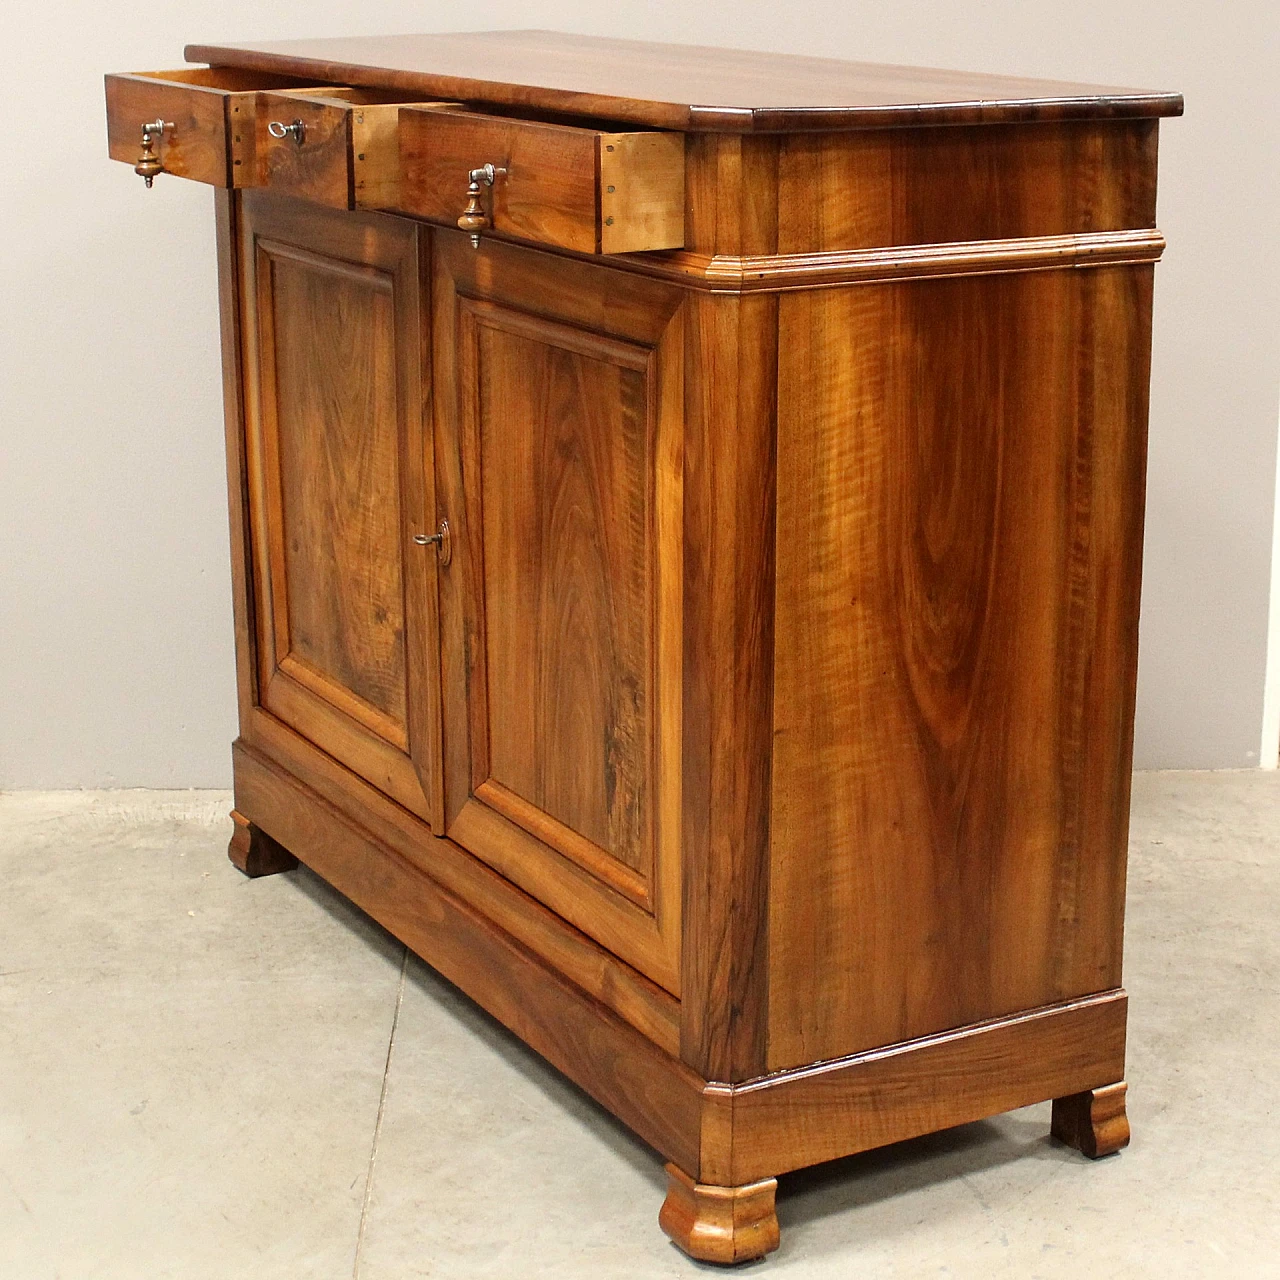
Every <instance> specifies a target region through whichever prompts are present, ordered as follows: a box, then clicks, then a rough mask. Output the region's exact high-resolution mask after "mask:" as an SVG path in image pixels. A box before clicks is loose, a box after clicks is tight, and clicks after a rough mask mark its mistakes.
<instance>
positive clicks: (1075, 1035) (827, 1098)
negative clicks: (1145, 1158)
mask: <svg viewBox="0 0 1280 1280" xmlns="http://www.w3.org/2000/svg"><path fill="white" fill-rule="evenodd" d="M1126 1010H1127V999H1126V997H1125V994H1124V992H1123V991H1112V992H1105V993H1103V994H1101V995H1097V996H1091V997H1088V998H1086V999H1084V1000H1078V1001H1071V1002H1068V1003H1066V1004H1063V1005H1059V1006H1056V1007H1051V1008H1046V1009H1036V1010H1031V1011H1028V1012H1025V1013H1021V1014H1017V1015H1014V1016H1013V1017H1011V1018H1007V1019H998V1020H994V1021H992V1022H990V1023H987V1024H985V1025H977V1026H972V1027H966V1028H964V1029H963V1030H959V1031H954V1032H946V1033H943V1034H941V1035H938V1036H930V1037H926V1038H924V1039H921V1040H917V1041H913V1042H908V1043H905V1044H896V1045H892V1046H888V1047H886V1048H880V1049H876V1050H873V1051H871V1052H868V1053H866V1054H862V1055H858V1056H856V1057H853V1058H850V1059H844V1060H840V1059H837V1060H836V1061H833V1062H827V1063H821V1064H819V1065H817V1066H813V1067H807V1068H801V1069H799V1070H796V1071H787V1072H781V1073H779V1074H778V1075H775V1076H769V1077H766V1078H765V1079H763V1080H759V1081H752V1082H749V1083H747V1084H744V1085H739V1086H735V1087H733V1088H732V1090H731V1099H732V1103H731V1106H732V1126H733V1147H732V1160H731V1163H730V1165H729V1167H728V1169H727V1170H722V1171H721V1176H722V1177H724V1178H725V1179H726V1180H727V1181H728V1182H730V1183H733V1184H739V1183H744V1182H751V1181H754V1180H755V1179H757V1178H763V1177H773V1176H776V1175H777V1174H779V1173H785V1172H786V1171H787V1170H788V1169H796V1168H800V1167H802V1166H804V1165H810V1164H818V1163H820V1162H821V1161H823V1160H833V1159H836V1158H837V1157H839V1156H846V1155H852V1154H854V1153H855V1152H858V1151H870V1150H871V1149H873V1148H875V1147H881V1146H886V1145H888V1144H889V1143H891V1142H901V1141H903V1140H904V1139H906V1138H913V1137H917V1136H918V1135H920V1134H924V1133H933V1132H935V1131H937V1130H939V1129H947V1128H950V1127H952V1126H953V1125H958V1124H967V1123H969V1122H970V1121H972V1120H980V1119H982V1118H983V1117H984V1116H992V1115H998V1114H999V1113H1000V1112H1002V1111H1012V1110H1014V1109H1015V1108H1017V1107H1025V1106H1030V1105H1031V1104H1032V1103H1035V1102H1043V1101H1045V1100H1046V1099H1047V1098H1052V1097H1057V1096H1062V1094H1063V1092H1064V1090H1069V1091H1072V1092H1075V1091H1077V1090H1081V1089H1092V1088H1097V1087H1100V1086H1101V1085H1102V1084H1103V1082H1105V1081H1110V1080H1114V1079H1115V1078H1116V1076H1117V1075H1118V1074H1122V1073H1123V1065H1124V1052H1125V1017H1126Z"/></svg>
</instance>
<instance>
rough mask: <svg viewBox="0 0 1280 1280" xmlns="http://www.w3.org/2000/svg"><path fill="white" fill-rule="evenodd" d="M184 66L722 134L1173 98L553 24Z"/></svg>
mask: <svg viewBox="0 0 1280 1280" xmlns="http://www.w3.org/2000/svg"><path fill="white" fill-rule="evenodd" d="M185 56H186V58H187V60H188V61H190V62H207V63H211V64H213V65H217V66H234V67H244V68H247V69H251V70H257V71H268V72H269V71H277V72H280V73H281V74H286V75H294V76H303V77H308V78H314V79H317V80H327V81H341V82H344V83H348V84H354V85H361V86H365V87H377V88H387V89H398V90H404V91H405V92H413V93H419V94H435V95H439V96H441V97H449V98H458V99H462V100H464V101H470V102H477V103H489V104H491V105H495V106H511V107H525V108H532V109H535V110H542V111H557V112H569V113H575V114H582V115H593V116H600V117H606V118H609V119H615V120H622V121H628V122H630V123H633V124H638V125H648V126H650V127H656V128H665V129H683V130H692V131H706V132H718V133H726V132H727V133H790V132H811V131H816V130H831V129H867V128H893V127H902V126H910V125H917V126H918V125H951V124H990V123H1032V122H1035V121H1043V120H1085V119H1107V118H1116V119H1120V118H1136V117H1143V116H1173V115H1180V114H1181V113H1182V98H1181V95H1179V94H1176V93H1165V92H1153V91H1149V90H1140V89H1124V88H1117V87H1113V86H1103V85H1086V84H1072V83H1066V82H1060V81H1053V80H1031V79H1021V78H1018V77H1013V76H997V75H980V74H976V73H971V72H964V71H947V70H940V69H934V68H926V67H903V66H892V65H888V64H880V63H864V62H842V61H837V60H835V59H830V58H811V57H801V56H797V55H790V54H773V53H763V52H757V51H751V50H737V49H718V48H711V47H708V46H697V45H678V44H658V43H652V42H644V41H638V40H618V39H612V38H609V37H603V36H581V35H570V34H565V33H560V32H553V31H482V32H451V33H441V34H438V35H409V36H360V37H351V38H348V37H330V38H325V39H316V40H290V41H278V42H271V43H266V44H231V45H215V44H191V45H188V46H187V48H186V51H185Z"/></svg>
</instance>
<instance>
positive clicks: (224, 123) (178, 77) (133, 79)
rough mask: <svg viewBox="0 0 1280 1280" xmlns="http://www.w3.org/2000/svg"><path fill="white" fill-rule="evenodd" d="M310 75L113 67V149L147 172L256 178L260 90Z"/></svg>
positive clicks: (233, 182)
mask: <svg viewBox="0 0 1280 1280" xmlns="http://www.w3.org/2000/svg"><path fill="white" fill-rule="evenodd" d="M305 83H306V82H305V81H302V80H295V79H292V78H291V77H289V76H278V75H269V74H265V73H263V72H258V71H242V70H239V69H238V68H235V67H183V68H181V69H179V70H177V71H140V72H135V73H132V74H129V75H109V76H107V78H106V88H107V148H108V151H109V152H110V155H111V158H112V159H113V160H122V161H124V163H125V164H131V165H135V166H137V167H138V169H139V172H140V173H143V175H144V176H149V177H154V176H155V175H156V174H158V173H171V174H173V175H174V176H175V177H178V178H191V179H193V180H194V181H196V182H207V183H209V184H211V185H212V186H215V187H253V186H257V185H258V177H257V165H256V163H255V158H254V150H255V144H256V134H257V128H256V121H257V96H258V91H259V90H261V89H281V88H296V87H300V86H303V85H304V84H305ZM144 131H145V132H146V134H147V137H148V142H146V143H145V144H144V140H143V133H144ZM148 185H150V184H149V183H148Z"/></svg>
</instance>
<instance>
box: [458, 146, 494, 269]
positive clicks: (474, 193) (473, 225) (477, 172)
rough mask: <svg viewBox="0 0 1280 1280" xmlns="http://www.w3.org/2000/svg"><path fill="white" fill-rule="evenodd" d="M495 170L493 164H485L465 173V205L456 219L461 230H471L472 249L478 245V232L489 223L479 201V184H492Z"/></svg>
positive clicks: (487, 185) (488, 185) (489, 185)
mask: <svg viewBox="0 0 1280 1280" xmlns="http://www.w3.org/2000/svg"><path fill="white" fill-rule="evenodd" d="M497 172H498V171H497V170H496V169H495V168H494V167H493V165H491V164H486V165H483V166H482V167H481V168H479V169H472V170H471V172H470V173H468V174H467V207H466V208H465V209H463V211H462V216H461V217H460V218H459V219H458V227H459V229H460V230H462V231H470V232H471V247H472V248H473V249H478V248H479V247H480V232H482V231H483V230H484V229H485V227H487V226H489V225H490V222H489V216H488V214H486V213H485V211H484V205H483V204H481V203H480V184H481V183H483V184H484V185H485V186H486V187H491V186H493V180H494V178H495V177H496V176H497Z"/></svg>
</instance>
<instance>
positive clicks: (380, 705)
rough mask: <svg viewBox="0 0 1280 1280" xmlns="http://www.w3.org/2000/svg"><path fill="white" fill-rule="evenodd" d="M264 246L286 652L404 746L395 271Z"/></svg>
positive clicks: (281, 633) (281, 636)
mask: <svg viewBox="0 0 1280 1280" xmlns="http://www.w3.org/2000/svg"><path fill="white" fill-rule="evenodd" d="M259 252H260V253H261V254H263V255H264V256H265V257H266V259H268V263H267V264H266V265H267V270H269V271H270V273H271V302H272V307H273V312H274V314H273V317H272V334H273V337H274V356H275V362H274V370H273V372H274V387H273V391H274V400H275V429H276V444H277V448H278V450H279V468H280V471H279V475H280V485H281V489H282V496H283V502H282V507H281V520H282V524H283V528H282V529H281V542H282V548H283V552H284V557H283V558H284V578H285V581H286V582H287V584H288V590H287V591H286V592H284V593H282V594H283V599H281V598H280V597H279V596H278V597H277V601H278V606H283V616H281V617H280V618H279V620H278V622H277V630H276V643H277V652H278V660H284V659H286V658H289V657H296V658H297V659H298V660H300V661H301V662H303V663H305V664H306V665H307V666H310V667H312V668H314V669H315V671H317V672H318V673H320V675H321V677H322V678H327V679H331V680H334V681H336V682H337V683H338V684H339V685H340V686H341V687H342V688H344V689H347V690H350V691H351V692H352V693H354V694H355V695H356V696H357V697H358V698H360V699H362V700H363V701H364V702H366V703H368V704H369V705H370V706H372V707H375V708H376V709H377V710H379V711H381V712H382V713H383V714H384V715H385V716H386V717H387V719H388V720H390V721H391V722H393V724H394V725H395V726H397V729H390V728H389V729H388V732H390V733H395V734H396V736H397V738H398V739H399V742H400V744H401V745H405V743H406V739H405V737H404V731H405V714H406V705H405V704H406V698H405V652H404V622H405V619H404V581H403V575H402V572H401V547H400V536H399V534H400V523H401V516H400V475H399V466H398V455H399V431H398V423H397V416H398V415H397V403H396V379H395V338H394V323H395V322H394V311H393V305H394V304H393V298H392V288H391V282H390V280H389V279H388V278H387V277H386V275H385V274H384V273H382V272H379V271H377V270H374V269H370V268H366V267H362V266H353V265H348V264H345V263H340V262H334V261H328V260H321V259H317V258H315V257H313V256H311V255H307V256H299V255H297V254H295V253H293V252H291V251H290V250H289V249H288V248H286V247H284V246H280V247H276V246H274V245H272V244H270V243H269V242H268V243H261V242H260V244H259ZM302 317H305V318H306V323H300V322H299V320H300V318H302ZM281 623H283V624H284V625H283V626H282V625H280V624H281ZM285 640H287V647H285V646H284V645H282V644H281V641H285ZM281 649H283V652H280V650H281Z"/></svg>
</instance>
